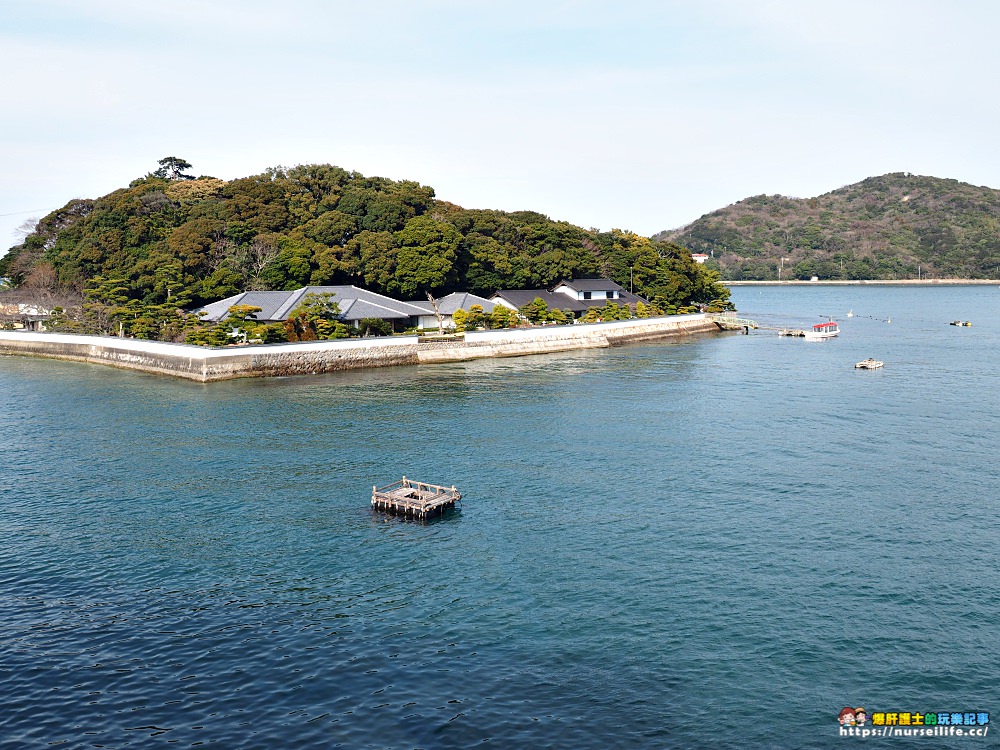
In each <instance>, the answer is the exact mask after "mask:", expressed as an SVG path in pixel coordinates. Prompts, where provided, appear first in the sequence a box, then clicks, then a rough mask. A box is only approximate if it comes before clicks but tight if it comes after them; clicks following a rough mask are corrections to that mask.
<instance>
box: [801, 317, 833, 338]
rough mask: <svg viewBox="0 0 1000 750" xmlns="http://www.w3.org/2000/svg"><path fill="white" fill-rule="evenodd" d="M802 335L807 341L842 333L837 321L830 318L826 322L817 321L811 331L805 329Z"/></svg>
mask: <svg viewBox="0 0 1000 750" xmlns="http://www.w3.org/2000/svg"><path fill="white" fill-rule="evenodd" d="M802 335H803V337H804V338H805V339H806V340H807V341H808V340H817V339H832V338H833V337H834V336H838V335H840V326H838V325H837V322H836V321H834V320H829V321H827V322H826V323H817V324H816V325H814V326H813V327H812V330H811V331H803V334H802Z"/></svg>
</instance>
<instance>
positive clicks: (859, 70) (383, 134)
mask: <svg viewBox="0 0 1000 750" xmlns="http://www.w3.org/2000/svg"><path fill="white" fill-rule="evenodd" d="M998 31H1000V3H996V2H994V1H993V0H754V2H746V1H745V0H608V1H606V2H596V1H591V0H533V1H529V0H504V2H485V1H480V0H365V1H364V2H358V0H351V1H350V2H347V1H346V0H280V2H278V1H277V0H270V1H268V2H263V1H262V0H172V2H170V3H140V2H135V0H0V71H2V74H3V75H2V78H0V80H2V81H3V83H2V85H0V96H2V97H3V106H2V115H0V140H2V149H0V178H2V179H0V252H3V251H5V250H6V249H7V248H9V247H11V246H13V245H15V244H17V242H18V241H19V235H18V232H19V228H21V227H23V226H24V225H25V224H26V223H29V224H30V223H31V222H33V221H35V220H37V219H38V218H41V217H42V216H44V215H45V214H46V213H48V212H49V211H51V210H54V209H56V208H59V207H61V206H63V205H64V204H65V203H66V202H67V201H69V200H71V199H73V198H97V197H99V196H101V195H105V194H107V193H109V192H111V191H113V190H115V189H117V188H120V187H124V186H127V185H128V183H129V182H130V181H132V180H133V179H135V178H137V177H142V176H144V175H145V174H147V173H149V172H151V171H153V170H154V169H156V168H157V166H158V165H157V160H158V159H161V158H163V157H166V156H177V157H180V158H182V159H186V160H187V161H189V162H190V163H191V164H192V165H193V168H192V170H191V171H192V172H193V173H194V174H197V175H210V176H213V177H218V178H221V179H226V180H229V179H234V178H237V177H245V176H248V175H253V174H259V173H261V172H263V171H264V170H266V169H268V168H269V167H275V166H288V167H290V166H294V165H296V164H314V163H319V164H334V165H337V166H340V167H343V168H345V169H348V170H356V171H358V172H361V173H362V174H365V175H369V176H382V177H389V178H392V179H408V180H415V181H417V182H420V183H422V184H424V185H430V186H432V187H433V188H434V189H435V191H436V194H437V197H438V198H439V199H442V200H447V201H450V202H452V203H456V204H459V205H461V206H464V207H466V208H494V209H502V210H508V211H516V210H533V211H538V212H541V213H543V214H546V215H547V216H550V217H551V218H553V219H556V220H565V221H569V222H571V223H573V224H577V225H579V226H583V227H586V228H597V229H601V230H610V229H613V228H619V229H627V230H631V231H634V232H637V233H639V234H642V235H650V234H653V233H655V232H658V231H660V230H663V229H672V228H676V227H680V226H683V225H685V224H687V223H689V222H691V221H693V220H695V219H697V218H698V217H700V216H702V215H704V214H706V213H709V212H711V211H713V210H715V209H717V208H721V207H723V206H726V205H728V204H731V203H734V202H736V201H739V200H742V199H743V198H746V197H749V196H752V195H760V194H768V195H774V194H780V195H788V196H795V197H812V196H817V195H822V194H823V193H827V192H829V191H831V190H835V189H837V188H838V187H842V186H844V185H849V184H852V183H855V182H858V181H860V180H863V179H864V178H866V177H870V176H874V175H881V174H886V173H888V172H913V173H915V174H920V175H930V176H934V177H947V178H953V179H957V180H961V181H963V182H970V183H973V184H975V185H987V186H990V187H995V188H1000V149H998V148H997V147H996V142H995V136H996V134H997V132H998V123H1000V97H997V96H996V85H997V84H996V82H997V81H998V80H1000V55H998V54H997V52H996V36H997V32H998Z"/></svg>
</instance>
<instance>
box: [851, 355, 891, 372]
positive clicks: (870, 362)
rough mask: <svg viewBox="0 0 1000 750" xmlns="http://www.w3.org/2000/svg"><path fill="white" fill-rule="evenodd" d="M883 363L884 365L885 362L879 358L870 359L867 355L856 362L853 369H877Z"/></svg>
mask: <svg viewBox="0 0 1000 750" xmlns="http://www.w3.org/2000/svg"><path fill="white" fill-rule="evenodd" d="M883 365H885V362H883V361H882V360H880V359H872V358H871V357H869V358H868V359H863V360H861V361H860V362H858V363H857V364H856V365H854V369H856V370H877V369H878V368H880V367H882V366H883Z"/></svg>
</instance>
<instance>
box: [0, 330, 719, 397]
mask: <svg viewBox="0 0 1000 750" xmlns="http://www.w3.org/2000/svg"><path fill="white" fill-rule="evenodd" d="M718 330H719V328H718V326H717V325H716V324H715V323H714V322H712V321H711V320H709V319H708V317H707V316H705V315H674V316H669V317H662V318H645V319H635V320H624V321H614V322H610V323H594V324H586V325H584V324H578V325H573V326H539V327H532V328H518V329H511V330H499V331H482V332H475V333H467V334H465V338H464V340H462V339H448V340H438V341H426V340H421V339H419V338H418V337H417V336H392V337H386V338H370V339H349V340H338V341H309V342H301V343H296V344H271V345H267V346H240V347H227V348H223V349H211V348H206V347H200V346H190V345H188V344H168V343H163V342H159V341H143V340H140V339H122V338H117V337H113V336H82V335H77V334H66V333H31V332H21V331H0V354H8V355H22V356H34V357H47V358H52V359H66V360H73V361H77V362H89V363H92V364H102V365H110V366H113V367H121V368H125V369H131V370H140V371H143V372H150V373H157V374H160V375H170V376H173V377H180V378H187V379H189V380H196V381H199V382H209V381H214V380H230V379H233V378H247V377H267V376H276V375H305V374H315V373H320V372H333V371H336V370H349V369H357V368H365V367H388V366H391V365H412V364H420V363H432V362H461V361H463V360H469V359H478V358H482V357H517V356H525V355H529V354H547V353H551V352H560V351H569V350H573V349H591V348H602V347H608V346H616V345H619V344H624V343H628V342H631V341H645V340H652V339H659V338H666V337H671V336H678V335H689V334H695V333H708V332H714V331H718Z"/></svg>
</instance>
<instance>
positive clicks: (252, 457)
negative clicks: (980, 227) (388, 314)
mask: <svg viewBox="0 0 1000 750" xmlns="http://www.w3.org/2000/svg"><path fill="white" fill-rule="evenodd" d="M733 301H734V302H735V303H736V305H737V306H738V308H739V311H740V315H742V316H744V317H747V318H751V319H753V320H755V321H757V323H758V324H759V325H760V328H758V329H756V330H752V331H751V332H750V333H749V334H743V333H738V332H732V333H724V334H712V335H702V336H694V337H685V338H683V339H677V340H670V341H664V342H656V343H646V344H638V345H630V346H625V347H619V348H612V349H604V350H591V351H580V352H572V353H563V354H553V355H544V356H533V357H523V358H510V359H494V360H480V361H474V362H467V363H462V364H445V365H430V366H412V367H396V368H386V369H377V370H367V371H352V372H343V373H332V374H326V375H321V376H306V377H292V378H274V379H248V380H236V381H228V382H222V383H212V384H196V383H190V382H185V381H181V380H174V379H170V378H165V377H159V376H154V375H148V374H142V373H135V372H128V371H123V370H116V369H110V368H105V367H100V366H91V365H84V364H78V363H70V362H58V361H47V360H41V359H30V358H20V357H0V393H2V394H3V402H2V403H3V406H2V417H0V536H2V543H0V706H2V711H0V747H2V748H3V749H4V750H6V749H7V748H17V749H21V748H25V749H29V750H30V749H35V748H37V749H39V750H40V749H41V748H46V749H48V748H157V747H216V748H241V749H242V748H396V749H411V748H426V749H428V750H432V749H442V750H443V749H447V748H479V747H493V748H567V749H573V750H587V749H591V748H593V749H594V750H611V749H614V748H623V749H631V748H700V747H726V748H736V747H739V748H834V747H845V746H847V745H855V744H856V743H860V742H868V743H875V744H877V745H882V746H884V745H885V743H891V745H892V746H893V747H924V748H930V747H935V748H937V747H956V748H958V747H961V748H969V747H985V746H995V745H996V738H997V736H998V735H1000V727H994V726H993V725H992V723H991V722H1000V687H998V669H1000V631H998V627H1000V626H998V623H1000V591H998V588H997V572H998V569H1000V517H998V512H997V510H998V502H1000V501H998V498H1000V462H998V458H997V457H998V453H1000V451H998V447H1000V446H998V438H997V435H998V434H1000V357H998V352H1000V287H998V286H992V285H984V286H944V285H927V286H915V285H914V286H881V285H876V284H868V285H858V286H824V285H808V286H787V285H786V286H753V287H742V286H741V287H735V288H734V289H733ZM829 318H833V319H834V320H836V321H838V322H839V324H840V328H841V334H840V336H839V337H837V338H834V339H829V340H825V341H806V340H803V339H800V338H789V337H782V336H779V335H778V334H777V329H778V328H786V327H792V328H803V327H809V326H811V325H813V324H815V323H819V322H823V321H825V320H828V319H829ZM953 321H963V322H964V321H968V322H970V323H971V325H969V326H953V325H950V323H951V322H953ZM868 357H873V358H875V359H878V360H882V361H884V362H885V366H884V367H883V368H881V369H877V370H871V371H868V370H859V369H856V368H855V367H854V365H855V363H856V362H858V361H860V360H863V359H866V358H868ZM404 474H405V475H406V476H408V477H410V478H414V479H419V480H422V481H427V482H435V483H439V484H447V485H451V484H455V485H456V486H457V487H458V488H459V489H460V490H461V492H462V493H463V495H464V499H463V501H462V507H461V510H460V511H458V512H455V513H451V514H449V515H447V516H445V517H442V518H440V519H436V520H434V521H432V522H428V523H419V522H415V521H408V520H401V519H397V518H391V517H386V516H382V515H378V514H373V512H372V511H371V508H370V497H371V490H372V486H373V485H376V484H377V485H383V484H388V483H390V482H393V481H395V480H397V479H399V478H400V477H401V476H402V475H404ZM845 707H850V708H852V709H857V708H860V707H863V708H864V709H865V713H866V715H867V723H866V725H865V726H864V727H861V726H857V727H843V726H841V724H840V723H839V719H838V717H839V716H840V712H841V709H843V708H845ZM918 717H919V718H918ZM931 717H933V719H932V718H931ZM861 730H866V731H869V732H873V733H874V732H875V731H876V730H877V731H879V732H887V731H888V730H892V732H894V733H898V734H899V735H900V736H895V737H894V736H892V735H891V734H890V735H888V736H883V735H873V736H871V737H869V738H868V739H867V740H862V739H860V738H859V737H860V736H861V735H860V732H861ZM903 730H906V732H907V733H908V734H904V733H903ZM918 730H922V731H923V732H924V734H925V735H927V734H930V730H933V731H934V732H937V734H936V735H931V736H919V734H917V731H918ZM956 730H958V731H959V732H961V733H962V734H961V735H959V734H956V733H955V732H956ZM973 730H974V731H975V732H977V733H978V734H973ZM849 731H855V732H857V734H856V735H855V736H853V737H845V736H843V735H844V734H845V733H846V732H849ZM943 732H951V734H947V735H943V736H942V733H943ZM984 733H985V736H981V735H983V734H984ZM890 737H892V739H890Z"/></svg>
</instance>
